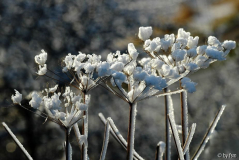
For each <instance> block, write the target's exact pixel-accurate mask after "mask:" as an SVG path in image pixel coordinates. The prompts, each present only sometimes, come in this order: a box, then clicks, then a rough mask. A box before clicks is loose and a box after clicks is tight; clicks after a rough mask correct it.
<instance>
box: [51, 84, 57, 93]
mask: <svg viewBox="0 0 239 160" xmlns="http://www.w3.org/2000/svg"><path fill="white" fill-rule="evenodd" d="M57 87H58V84H57V85H55V87H53V88H49V92H50V93H54V92H55V91H56V90H57Z"/></svg>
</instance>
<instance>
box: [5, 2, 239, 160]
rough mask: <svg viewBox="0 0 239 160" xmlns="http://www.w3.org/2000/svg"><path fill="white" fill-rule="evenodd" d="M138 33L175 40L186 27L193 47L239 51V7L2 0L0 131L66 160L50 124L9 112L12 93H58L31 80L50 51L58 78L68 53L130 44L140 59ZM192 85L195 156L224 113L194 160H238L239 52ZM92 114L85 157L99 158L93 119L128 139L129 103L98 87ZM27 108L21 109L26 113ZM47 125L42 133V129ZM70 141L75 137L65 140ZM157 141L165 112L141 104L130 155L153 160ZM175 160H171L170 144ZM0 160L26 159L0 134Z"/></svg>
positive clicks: (113, 153) (113, 151) (98, 130)
mask: <svg viewBox="0 0 239 160" xmlns="http://www.w3.org/2000/svg"><path fill="white" fill-rule="evenodd" d="M140 26H152V27H153V30H154V32H153V36H152V37H156V36H159V37H162V36H163V35H164V34H166V33H174V34H177V30H178V28H180V27H183V28H184V29H185V30H186V31H190V32H191V34H192V35H193V36H199V37H200V44H205V43H206V42H207V37H208V36H210V35H213V36H216V37H218V39H219V40H220V41H224V40H234V41H237V42H239V1H238V0H147V1H144V0H132V1H128V0H121V1H117V0H1V1H0V122H6V123H7V124H8V126H9V127H10V128H11V129H12V131H13V132H14V133H15V134H16V136H17V137H18V138H19V140H20V141H21V142H22V144H23V145H24V146H25V147H26V149H27V150H28V151H29V153H30V154H31V155H32V157H33V158H34V159H35V160H38V159H44V160H48V159H49V160H50V159H51V160H52V159H54V160H61V159H62V160H63V159H64V150H63V140H64V132H63V131H62V130H61V129H60V128H59V127H58V126H57V125H55V124H53V123H51V122H47V123H44V119H42V118H39V117H38V116H36V115H34V114H32V113H30V112H27V111H26V110H24V109H22V108H19V107H16V106H13V105H12V102H11V98H10V97H11V95H12V94H13V93H14V89H17V90H18V91H20V92H21V93H22V94H23V96H24V97H28V95H29V93H30V92H31V91H32V90H38V91H39V90H41V89H43V88H45V87H48V86H50V87H52V86H54V85H55V84H56V82H54V81H53V80H51V79H48V78H47V77H37V75H36V74H35V72H36V71H37V66H36V65H35V62H34V56H35V55H36V54H39V53H40V50H41V49H44V50H45V51H46V52H48V60H47V64H48V66H49V68H51V69H52V70H54V71H55V72H59V73H60V72H61V61H62V58H63V57H64V56H65V55H66V54H68V53H72V54H77V53H78V51H82V52H84V53H89V54H91V53H95V54H100V55H102V59H105V58H106V56H107V54H108V53H110V52H115V51H116V50H120V51H122V52H126V49H127V48H126V47H127V44H128V43H131V42H133V43H134V44H135V45H136V47H137V48H138V50H139V52H140V54H141V55H143V56H144V53H143V50H142V42H140V41H139V40H138V38H137V33H138V28H139V27H140ZM189 77H190V78H191V79H192V80H193V81H194V82H197V83H198V85H197V91H196V92H195V93H193V94H189V95H188V103H189V124H190V125H191V124H192V123H194V122H195V123H197V129H196V134H195V136H194V139H193V141H192V144H191V148H190V153H191V154H193V153H194V152H195V150H196V148H197V146H198V145H199V143H200V141H201V139H202V138H203V135H204V134H205V133H206V130H207V128H208V126H209V125H210V122H211V121H212V120H213V118H214V116H215V115H216V112H217V110H218V109H219V108H220V106H221V105H222V104H227V108H226V110H225V112H224V114H223V115H222V117H221V120H220V121H219V123H218V126H217V127H216V131H215V132H214V134H213V136H212V139H211V140H210V141H209V143H208V144H207V147H206V149H205V151H204V153H202V155H201V157H200V158H199V159H202V160H209V159H210V160H217V159H220V158H218V157H217V154H218V153H232V154H237V157H239V151H238V148H239V119H238V115H239V110H238V106H239V99H238V97H239V83H238V80H239V47H238V44H237V48H236V49H235V50H234V51H233V52H231V53H230V54H229V57H228V58H227V60H226V61H224V62H216V63H215V64H213V65H211V66H210V67H209V68H207V69H206V70H200V71H198V72H196V73H194V74H192V75H190V76H189ZM174 87H177V85H175V86H174ZM91 95H92V101H91V105H90V109H89V114H90V117H89V155H90V159H92V160H95V159H99V157H100V152H101V146H102V143H103V132H104V125H103V124H102V123H101V121H100V120H99V118H98V113H99V112H102V113H103V114H104V115H105V117H112V119H113V120H114V122H115V124H116V125H117V127H118V128H119V130H120V131H121V133H122V134H123V136H124V137H125V138H126V135H127V123H128V120H127V119H128V109H129V107H128V106H127V104H126V103H125V102H124V101H122V100H119V99H118V98H117V97H115V96H113V95H111V94H110V93H109V92H107V91H105V90H104V89H102V88H100V87H98V88H96V89H94V90H93V91H92V92H91ZM173 99H174V105H175V114H176V121H177V123H180V117H179V116H180V115H179V113H180V104H179V95H174V96H173ZM27 103H28V99H27V98H26V99H25V100H23V103H22V104H23V105H27ZM43 123H44V124H43ZM72 133H73V132H72ZM161 140H163V141H164V106H163V99H162V98H152V99H149V100H146V101H143V102H142V103H139V104H138V113H137V121H136V137H135V149H136V151H138V153H140V155H141V156H142V157H144V158H145V159H153V158H154V156H155V149H156V145H157V143H158V142H159V141H161ZM71 144H72V146H73V159H80V150H79V149H78V147H77V143H76V139H75V137H74V134H71ZM172 149H173V153H172V159H176V156H177V154H176V151H175V146H174V142H172ZM125 156H126V152H125V151H124V149H123V148H122V147H121V146H120V145H119V144H118V143H117V142H116V140H115V139H114V138H112V137H111V138H110V142H109V148H108V152H107V158H106V159H109V160H113V159H114V160H118V159H125ZM0 159H1V160H16V159H17V160H21V159H22V160H23V159H26V158H25V156H24V155H23V153H22V152H21V151H20V149H19V148H18V147H17V146H16V145H15V143H14V142H13V140H12V139H11V137H10V136H9V135H8V134H7V133H6V131H5V130H4V128H3V127H2V125H0Z"/></svg>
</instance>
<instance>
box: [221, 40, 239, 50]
mask: <svg viewBox="0 0 239 160" xmlns="http://www.w3.org/2000/svg"><path fill="white" fill-rule="evenodd" d="M222 46H223V47H224V48H225V49H226V50H231V49H235V48H236V42H235V41H228V40H226V41H224V42H223V43H222Z"/></svg>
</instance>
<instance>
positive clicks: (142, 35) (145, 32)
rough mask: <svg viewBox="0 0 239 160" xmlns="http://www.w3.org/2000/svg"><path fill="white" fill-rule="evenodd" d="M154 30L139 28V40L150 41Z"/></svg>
mask: <svg viewBox="0 0 239 160" xmlns="http://www.w3.org/2000/svg"><path fill="white" fill-rule="evenodd" d="M152 33H153V29H152V27H151V26H150V27H139V33H138V37H139V39H141V40H143V41H145V40H146V39H149V37H150V36H151V35H152Z"/></svg>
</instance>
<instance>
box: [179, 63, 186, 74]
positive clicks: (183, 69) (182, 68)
mask: <svg viewBox="0 0 239 160" xmlns="http://www.w3.org/2000/svg"><path fill="white" fill-rule="evenodd" d="M185 71H186V68H185V67H184V66H183V65H179V66H178V72H179V73H180V74H181V73H184V72H185Z"/></svg>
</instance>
